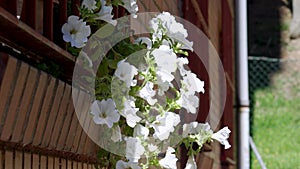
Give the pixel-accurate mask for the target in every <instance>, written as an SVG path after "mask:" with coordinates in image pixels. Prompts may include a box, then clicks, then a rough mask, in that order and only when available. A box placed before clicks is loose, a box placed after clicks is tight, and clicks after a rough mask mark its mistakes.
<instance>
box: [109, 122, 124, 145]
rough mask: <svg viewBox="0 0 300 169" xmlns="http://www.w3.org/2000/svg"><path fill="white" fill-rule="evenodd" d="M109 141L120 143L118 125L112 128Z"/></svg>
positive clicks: (120, 136)
mask: <svg viewBox="0 0 300 169" xmlns="http://www.w3.org/2000/svg"><path fill="white" fill-rule="evenodd" d="M111 140H112V141H114V142H119V141H122V134H121V129H120V127H119V126H118V125H116V126H115V127H113V128H112V136H111Z"/></svg>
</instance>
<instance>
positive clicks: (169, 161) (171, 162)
mask: <svg viewBox="0 0 300 169" xmlns="http://www.w3.org/2000/svg"><path fill="white" fill-rule="evenodd" d="M173 153H175V150H174V148H172V147H168V149H167V152H166V156H165V157H164V158H163V159H161V160H159V164H160V165H161V166H162V167H164V168H167V169H175V168H177V165H176V162H177V160H178V159H177V158H176V156H175V154H173Z"/></svg>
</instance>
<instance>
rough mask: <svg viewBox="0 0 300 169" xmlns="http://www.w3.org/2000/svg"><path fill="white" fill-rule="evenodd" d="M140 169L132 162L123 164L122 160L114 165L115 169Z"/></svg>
mask: <svg viewBox="0 0 300 169" xmlns="http://www.w3.org/2000/svg"><path fill="white" fill-rule="evenodd" d="M129 168H131V169H141V167H139V166H138V164H137V163H132V162H125V161H122V160H119V161H118V162H117V164H116V169H129Z"/></svg>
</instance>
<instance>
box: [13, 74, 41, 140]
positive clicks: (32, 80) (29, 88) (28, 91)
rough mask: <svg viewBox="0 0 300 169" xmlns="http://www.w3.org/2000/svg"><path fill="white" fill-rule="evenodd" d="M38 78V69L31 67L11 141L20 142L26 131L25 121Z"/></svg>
mask: <svg viewBox="0 0 300 169" xmlns="http://www.w3.org/2000/svg"><path fill="white" fill-rule="evenodd" d="M37 80H38V78H37V70H36V69H34V68H31V69H30V71H29V75H28V78H27V83H26V86H25V90H24V94H23V97H22V101H21V105H20V108H19V112H18V116H17V122H16V125H15V126H17V127H14V128H15V130H14V132H13V135H12V139H11V141H13V142H19V141H21V136H22V134H23V133H22V132H23V131H24V129H23V126H24V123H25V119H26V117H27V116H28V112H30V109H31V107H30V102H31V101H32V99H33V93H34V89H35V88H36V81H37Z"/></svg>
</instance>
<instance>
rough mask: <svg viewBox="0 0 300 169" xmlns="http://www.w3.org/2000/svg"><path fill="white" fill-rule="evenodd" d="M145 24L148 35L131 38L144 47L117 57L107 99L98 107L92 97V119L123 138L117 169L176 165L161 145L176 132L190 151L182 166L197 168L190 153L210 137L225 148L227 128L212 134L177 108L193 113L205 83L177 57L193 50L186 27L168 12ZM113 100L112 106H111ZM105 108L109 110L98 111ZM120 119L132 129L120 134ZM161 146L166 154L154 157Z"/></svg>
mask: <svg viewBox="0 0 300 169" xmlns="http://www.w3.org/2000/svg"><path fill="white" fill-rule="evenodd" d="M156 23H157V24H156ZM150 27H151V29H152V34H151V37H139V38H137V39H136V40H135V43H137V44H139V45H146V46H147V47H146V48H147V50H146V51H145V52H144V53H142V54H139V55H137V56H136V55H133V56H128V57H127V58H125V59H123V60H121V61H119V63H118V64H117V68H116V70H115V72H114V76H113V78H112V82H111V83H112V89H111V90H112V91H113V92H112V98H109V99H107V100H102V101H101V103H102V102H103V103H105V104H103V105H102V104H95V103H99V101H98V100H96V101H95V103H94V104H93V105H92V114H93V115H94V120H95V119H98V118H102V120H101V121H102V123H101V124H106V125H107V126H108V127H109V128H112V130H113V131H115V132H113V135H112V138H111V139H112V140H113V141H115V142H118V141H122V140H125V141H126V159H127V161H123V160H120V161H118V162H117V165H116V167H117V168H120V169H121V168H126V167H131V168H149V167H151V166H154V167H163V168H177V167H176V163H177V160H178V159H177V157H176V155H175V154H174V153H175V149H174V148H173V147H172V146H169V147H164V146H165V145H167V143H169V142H171V141H172V139H174V137H176V136H174V135H181V137H180V138H181V139H182V143H184V144H185V145H186V146H187V148H188V150H189V151H190V152H189V155H190V159H189V161H188V164H187V167H186V168H193V167H195V166H196V163H195V160H194V155H195V154H196V153H197V152H199V151H200V150H201V147H202V146H203V144H205V143H206V142H211V141H212V139H215V140H217V141H219V142H220V143H221V144H224V145H225V148H229V147H230V145H229V143H228V141H227V138H228V137H229V133H230V130H229V129H228V128H224V129H222V130H220V131H219V132H217V133H213V131H212V130H211V129H210V126H209V125H208V124H207V123H206V124H201V123H198V122H192V123H189V124H184V123H183V121H182V119H181V117H180V111H183V109H184V111H185V112H187V113H192V114H196V113H197V108H198V106H199V98H198V97H197V95H198V94H199V93H204V82H203V81H201V80H200V79H199V78H198V77H197V75H196V74H194V73H193V72H191V71H190V70H189V69H188V65H187V64H188V59H187V58H186V57H179V56H178V55H179V53H183V52H182V49H186V48H192V42H189V41H188V40H187V39H186V37H187V31H186V30H185V29H184V27H183V25H182V24H180V23H178V22H176V20H175V18H174V17H173V16H171V15H170V14H169V13H167V12H164V13H162V14H160V15H158V16H157V17H156V18H154V19H152V20H151V22H150ZM173 27H175V30H176V31H175V30H174V29H173ZM170 29H173V30H170ZM181 47H183V48H181ZM136 57H139V58H136ZM141 57H142V59H140V58H141ZM136 60H141V61H139V62H135V61H136ZM112 101H114V102H115V104H111V102H112ZM95 105H96V106H98V108H97V109H96V108H95V107H94V106H95ZM108 105H109V106H110V108H107V106H108ZM102 107H103V108H102ZM104 109H107V110H108V111H107V112H106V113H103V111H104ZM94 110H96V111H94ZM116 111H118V113H119V116H117V115H116V113H115V112H116ZM103 114H107V115H105V116H103ZM95 117H96V118H95ZM122 120H124V121H126V123H125V124H126V125H127V126H129V127H130V128H132V129H133V132H132V133H131V135H125V136H123V135H122V134H121V132H122V130H121V128H123V127H122V126H120V125H122V124H123V123H121V122H120V121H122ZM95 122H96V123H97V122H98V120H97V121H95ZM176 138H178V137H176ZM193 143H197V144H198V146H199V149H198V150H194V149H193V148H192V145H193ZM164 148H165V149H167V150H166V154H165V156H164V157H163V158H159V154H160V152H161V151H162V150H163V149H164Z"/></svg>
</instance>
